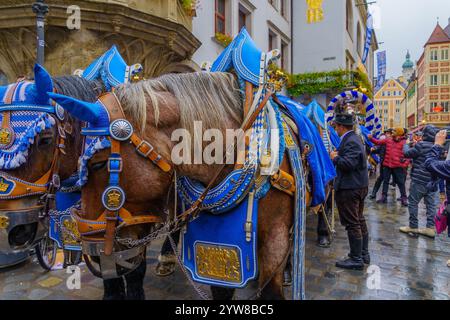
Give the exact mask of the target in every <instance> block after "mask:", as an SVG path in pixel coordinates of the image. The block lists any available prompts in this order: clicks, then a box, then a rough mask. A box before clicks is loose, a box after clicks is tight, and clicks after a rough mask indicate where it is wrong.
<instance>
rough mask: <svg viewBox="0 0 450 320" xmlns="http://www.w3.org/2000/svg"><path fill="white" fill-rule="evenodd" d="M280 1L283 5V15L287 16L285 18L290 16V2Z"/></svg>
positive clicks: (281, 9)
mask: <svg viewBox="0 0 450 320" xmlns="http://www.w3.org/2000/svg"><path fill="white" fill-rule="evenodd" d="M280 1H281V2H280V5H281V8H280V11H281V15H282V16H283V17H285V18H288V16H289V11H288V3H287V1H288V0H280Z"/></svg>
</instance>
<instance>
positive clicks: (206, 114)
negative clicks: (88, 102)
mask: <svg viewBox="0 0 450 320" xmlns="http://www.w3.org/2000/svg"><path fill="white" fill-rule="evenodd" d="M162 92H169V93H171V94H172V95H174V96H175V98H176V99H177V100H178V103H179V108H180V121H181V127H182V128H185V129H187V130H188V132H189V133H191V134H192V133H193V132H194V121H202V127H203V130H207V129H226V124H227V122H226V121H225V119H230V118H231V119H232V120H234V121H235V122H237V123H238V124H240V123H242V120H243V110H242V92H241V91H240V89H239V86H238V83H237V81H236V78H235V76H234V75H233V74H231V73H224V72H214V73H210V72H195V73H183V74H166V75H163V76H161V77H159V78H155V79H151V80H145V81H140V82H137V83H128V84H124V85H120V86H119V87H117V90H116V95H117V97H118V98H119V100H120V102H121V104H122V107H123V109H124V112H125V113H127V114H128V115H129V116H130V117H132V118H133V120H134V121H135V122H136V123H137V124H140V128H139V129H140V130H141V132H144V130H145V124H146V121H147V101H148V100H149V102H151V104H152V106H153V111H154V115H155V125H156V126H158V121H159V115H160V111H161V110H160V107H161V102H163V103H164V102H165V99H164V97H163V96H162V94H161V93H162Z"/></svg>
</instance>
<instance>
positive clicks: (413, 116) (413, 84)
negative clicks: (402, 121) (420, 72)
mask: <svg viewBox="0 0 450 320" xmlns="http://www.w3.org/2000/svg"><path fill="white" fill-rule="evenodd" d="M410 79H411V80H410V82H409V83H408V87H406V90H405V99H404V100H403V105H402V107H404V108H405V110H406V128H408V129H409V130H411V129H415V128H416V127H417V126H418V125H419V123H418V114H417V110H418V104H417V102H418V99H417V91H418V81H417V77H416V76H415V74H413V76H412V77H411V78H410Z"/></svg>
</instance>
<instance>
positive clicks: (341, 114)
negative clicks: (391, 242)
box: [331, 103, 450, 270]
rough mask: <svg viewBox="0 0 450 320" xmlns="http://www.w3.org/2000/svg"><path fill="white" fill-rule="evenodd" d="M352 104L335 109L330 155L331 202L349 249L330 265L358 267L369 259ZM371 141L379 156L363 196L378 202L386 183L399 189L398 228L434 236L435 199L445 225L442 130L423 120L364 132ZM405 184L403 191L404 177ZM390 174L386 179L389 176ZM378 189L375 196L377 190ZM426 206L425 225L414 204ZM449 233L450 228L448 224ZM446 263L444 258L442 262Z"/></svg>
mask: <svg viewBox="0 0 450 320" xmlns="http://www.w3.org/2000/svg"><path fill="white" fill-rule="evenodd" d="M354 110H355V106H354V105H352V104H350V103H349V104H346V105H345V106H344V107H342V108H341V110H340V111H338V112H337V113H336V117H335V121H334V122H335V123H334V127H335V129H336V132H337V133H338V134H339V136H340V137H341V144H340V147H339V149H338V150H337V151H336V152H332V153H331V158H332V160H333V162H334V164H335V166H336V171H337V178H336V180H335V186H334V187H335V192H336V205H337V207H338V211H339V217H340V221H341V224H342V225H343V226H344V227H345V228H346V231H347V235H348V240H349V245H350V253H349V255H348V257H346V258H345V259H344V260H341V261H338V262H337V263H336V266H337V267H339V268H343V269H356V270H362V269H363V268H364V264H370V255H369V232H368V228H367V224H366V220H365V218H364V214H363V212H364V202H365V198H366V196H367V195H368V186H369V179H368V172H367V170H368V169H367V167H368V166H367V154H366V149H365V146H364V143H363V141H362V139H361V138H360V137H359V136H358V135H357V134H356V132H355V131H354V128H355V126H354V123H355V120H356V116H355V111H354ZM369 139H370V141H371V142H372V143H373V144H374V145H375V147H374V148H372V150H371V152H372V153H375V154H378V155H379V158H380V164H379V175H378V177H377V180H376V182H375V184H374V187H373V189H372V192H371V193H370V196H369V198H370V199H372V200H376V201H377V203H379V204H387V203H388V191H389V186H390V185H392V186H395V187H397V188H398V189H399V192H400V197H399V198H397V199H393V200H392V201H400V202H401V205H402V206H404V207H407V208H408V212H409V225H408V226H402V227H400V228H399V231H400V232H402V233H406V234H408V235H410V236H412V237H419V236H420V235H422V236H425V237H428V238H431V239H434V238H435V237H436V228H435V221H436V214H437V212H438V208H439V204H440V203H441V207H443V208H444V209H443V217H448V218H449V219H447V223H448V224H450V204H447V202H446V201H445V199H450V159H449V158H450V157H448V155H447V153H448V142H449V140H448V134H447V130H440V129H438V128H436V127H434V126H432V125H427V126H425V127H424V128H423V129H421V130H420V131H417V132H415V133H411V134H408V131H407V130H406V129H404V128H393V129H387V130H385V131H384V133H383V134H382V135H381V137H380V138H379V139H376V138H374V137H373V136H371V135H369ZM408 174H409V176H410V184H409V189H408V192H407V187H406V186H407V184H406V181H407V176H408ZM391 179H392V181H391ZM380 188H382V191H381V196H380V197H379V198H377V194H378V192H379V190H380ZM422 200H423V201H424V204H425V207H426V221H427V222H426V226H425V227H423V228H421V227H420V226H419V203H420V202H421V201H422ZM448 235H449V236H450V228H448ZM447 265H448V267H450V260H449V261H448V262H447Z"/></svg>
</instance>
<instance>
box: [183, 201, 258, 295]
mask: <svg viewBox="0 0 450 320" xmlns="http://www.w3.org/2000/svg"><path fill="white" fill-rule="evenodd" d="M249 210H250V212H252V216H251V220H250V221H251V228H250V230H249V232H250V233H249V234H247V233H246V231H247V230H246V222H247V213H248V211H249ZM257 216H258V199H256V198H253V200H252V199H251V197H246V198H245V200H244V201H242V202H241V203H240V204H239V205H238V206H237V207H235V208H234V209H232V210H230V211H228V212H226V213H222V214H221V215H213V214H210V213H207V212H203V213H201V214H200V215H199V216H198V218H196V219H194V220H193V221H191V222H189V224H188V225H187V230H186V232H185V233H184V232H183V231H182V232H181V235H182V244H183V255H182V259H183V263H184V265H185V267H186V269H187V270H189V272H190V273H191V275H192V279H193V280H194V281H196V282H200V283H204V284H207V285H213V286H222V287H231V288H243V287H245V285H246V284H247V283H248V281H249V280H252V279H254V278H255V277H256V276H257V271H258V270H257V267H258V263H257V238H256V236H257V234H256V227H257ZM247 236H249V237H250V238H247Z"/></svg>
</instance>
